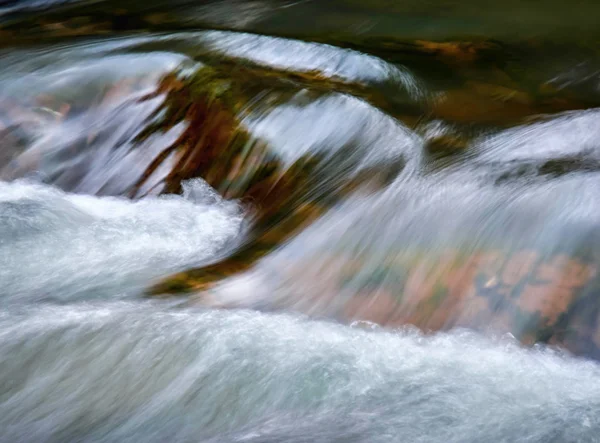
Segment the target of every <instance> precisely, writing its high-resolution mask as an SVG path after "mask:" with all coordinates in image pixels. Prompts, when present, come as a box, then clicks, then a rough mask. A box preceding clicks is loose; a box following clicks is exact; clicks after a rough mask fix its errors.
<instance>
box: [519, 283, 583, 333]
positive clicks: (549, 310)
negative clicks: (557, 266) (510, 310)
mask: <svg viewBox="0 0 600 443" xmlns="http://www.w3.org/2000/svg"><path fill="white" fill-rule="evenodd" d="M576 295H577V292H576V291H575V290H573V289H572V288H565V287H560V286H555V285H552V284H547V285H527V286H525V288H524V289H523V291H522V292H521V295H520V297H518V298H517V305H518V306H519V307H520V308H521V309H522V310H523V311H525V312H530V313H534V312H539V313H540V315H541V316H542V317H543V318H547V319H548V324H549V325H551V324H554V323H555V322H556V320H558V317H559V316H560V314H562V313H563V312H565V311H566V310H567V309H568V307H569V306H570V304H571V303H572V302H573V300H574V299H575V297H576Z"/></svg>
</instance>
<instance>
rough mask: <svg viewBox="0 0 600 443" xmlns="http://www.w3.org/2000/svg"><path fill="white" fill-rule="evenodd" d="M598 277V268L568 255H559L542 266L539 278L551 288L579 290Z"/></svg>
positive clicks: (538, 273) (538, 274) (539, 269)
mask: <svg viewBox="0 0 600 443" xmlns="http://www.w3.org/2000/svg"><path fill="white" fill-rule="evenodd" d="M595 275H596V268H595V267H594V266H592V265H588V264H585V263H582V262H580V261H579V260H577V259H573V258H571V257H569V256H566V255H557V256H555V257H554V258H553V259H552V260H551V261H550V262H549V263H545V264H542V265H540V267H539V268H538V272H537V278H538V279H539V280H541V281H542V282H546V283H547V284H548V285H550V286H560V287H564V288H578V287H582V286H584V285H585V284H586V283H588V282H589V281H590V280H591V279H592V278H593V277H594V276H595Z"/></svg>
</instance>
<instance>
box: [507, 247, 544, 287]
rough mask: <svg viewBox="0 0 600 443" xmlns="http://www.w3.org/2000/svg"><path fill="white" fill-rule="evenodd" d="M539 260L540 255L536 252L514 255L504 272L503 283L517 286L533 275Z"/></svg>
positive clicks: (522, 252)
mask: <svg viewBox="0 0 600 443" xmlns="http://www.w3.org/2000/svg"><path fill="white" fill-rule="evenodd" d="M537 260H538V255H537V254H536V253H535V252H534V251H520V252H517V253H516V254H514V255H512V256H511V257H510V258H509V259H508V261H507V262H506V264H505V265H504V269H503V270H502V283H503V284H505V285H509V286H514V285H517V284H518V283H519V282H521V281H522V280H523V279H524V278H525V277H527V276H528V275H529V274H531V273H532V271H533V268H534V266H535V263H536V262H537Z"/></svg>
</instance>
